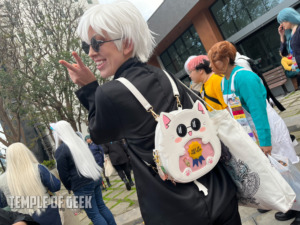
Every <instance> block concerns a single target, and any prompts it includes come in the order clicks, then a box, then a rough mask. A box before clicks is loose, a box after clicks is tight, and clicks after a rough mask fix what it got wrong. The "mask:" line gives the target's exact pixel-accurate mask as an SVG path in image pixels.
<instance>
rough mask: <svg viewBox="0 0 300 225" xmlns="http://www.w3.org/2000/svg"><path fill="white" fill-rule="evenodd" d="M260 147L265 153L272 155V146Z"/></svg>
mask: <svg viewBox="0 0 300 225" xmlns="http://www.w3.org/2000/svg"><path fill="white" fill-rule="evenodd" d="M260 148H261V150H262V151H263V152H264V153H265V155H271V151H272V146H264V147H262V146H261V147H260Z"/></svg>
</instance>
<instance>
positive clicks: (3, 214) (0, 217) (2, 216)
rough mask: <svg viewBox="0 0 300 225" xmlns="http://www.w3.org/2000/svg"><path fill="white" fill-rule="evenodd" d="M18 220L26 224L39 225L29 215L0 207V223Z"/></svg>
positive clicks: (5, 223)
mask: <svg viewBox="0 0 300 225" xmlns="http://www.w3.org/2000/svg"><path fill="white" fill-rule="evenodd" d="M20 221H24V222H26V224H28V225H39V223H37V222H35V221H34V220H33V219H32V217H31V216H29V215H26V214H22V213H18V212H11V211H5V210H4V209H1V208H0V224H1V225H11V224H15V223H17V222H20Z"/></svg>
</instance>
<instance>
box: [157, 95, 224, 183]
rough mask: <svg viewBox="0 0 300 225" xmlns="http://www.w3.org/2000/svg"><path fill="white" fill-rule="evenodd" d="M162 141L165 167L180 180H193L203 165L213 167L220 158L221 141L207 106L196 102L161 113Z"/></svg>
mask: <svg viewBox="0 0 300 225" xmlns="http://www.w3.org/2000/svg"><path fill="white" fill-rule="evenodd" d="M159 124H160V129H161V132H162V133H163V136H164V139H163V140H162V142H161V143H160V146H161V148H160V149H164V151H163V152H162V161H164V162H165V165H167V168H166V170H167V171H168V172H170V173H171V174H172V175H173V177H174V178H175V179H177V180H182V179H187V180H191V181H192V180H193V179H197V178H198V177H199V174H201V173H203V172H202V171H200V170H202V169H203V168H204V167H210V166H211V167H213V166H214V165H215V164H216V163H217V161H218V160H219V154H216V150H217V149H218V145H219V144H220V141H219V139H218V137H217V134H216V131H215V130H214V127H213V125H212V124H211V121H210V119H209V116H208V112H207V111H206V109H205V108H204V106H203V105H202V104H201V103H200V102H199V101H197V102H196V103H195V104H194V107H193V109H184V110H182V111H173V112H170V113H161V115H160V119H159Z"/></svg>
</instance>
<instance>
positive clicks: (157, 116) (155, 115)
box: [147, 107, 159, 120]
mask: <svg viewBox="0 0 300 225" xmlns="http://www.w3.org/2000/svg"><path fill="white" fill-rule="evenodd" d="M147 111H148V112H151V114H152V116H153V117H154V119H155V120H157V119H158V118H159V115H157V114H156V113H155V112H154V111H153V108H152V107H151V108H150V109H148V110H147Z"/></svg>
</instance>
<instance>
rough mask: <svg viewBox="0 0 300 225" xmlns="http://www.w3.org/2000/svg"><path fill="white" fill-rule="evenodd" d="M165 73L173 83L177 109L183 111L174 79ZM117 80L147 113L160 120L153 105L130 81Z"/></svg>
mask: <svg viewBox="0 0 300 225" xmlns="http://www.w3.org/2000/svg"><path fill="white" fill-rule="evenodd" d="M164 73H165V74H166V76H167V78H168V79H169V81H170V83H171V87H172V90H173V95H174V97H175V98H176V101H177V108H178V109H179V110H181V109H182V105H181V102H180V98H179V97H180V95H179V91H178V88H177V86H176V84H175V82H174V80H173V79H172V77H171V76H170V75H169V74H168V73H167V72H166V71H164ZM116 80H118V81H120V82H121V83H122V84H123V85H124V86H125V87H127V89H128V90H129V91H130V92H131V93H132V94H133V96H134V97H136V99H137V100H138V101H139V102H140V103H141V105H142V106H143V107H144V109H145V110H146V111H147V112H151V114H152V116H153V117H154V119H155V120H156V121H157V120H158V117H159V115H157V114H156V113H155V112H154V110H153V107H152V105H151V104H150V103H149V102H148V101H147V100H146V99H145V98H144V96H143V95H142V94H141V92H140V91H139V90H138V89H137V88H136V87H135V86H134V85H133V84H132V83H131V82H130V81H129V80H127V79H126V78H124V77H120V78H118V79H116Z"/></svg>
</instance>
